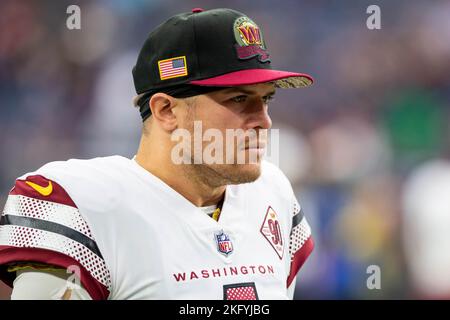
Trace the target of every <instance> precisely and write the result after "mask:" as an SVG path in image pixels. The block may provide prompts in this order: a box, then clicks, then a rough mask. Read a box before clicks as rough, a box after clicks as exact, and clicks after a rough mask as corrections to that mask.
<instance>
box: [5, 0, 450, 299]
mask: <svg viewBox="0 0 450 320" xmlns="http://www.w3.org/2000/svg"><path fill="white" fill-rule="evenodd" d="M376 2H377V3H376V4H378V5H379V6H380V8H381V29H380V30H369V29H368V28H367V27H366V19H367V17H368V16H369V15H368V14H367V13H366V8H367V7H368V6H369V5H371V4H374V3H372V1H366V0H361V1H356V0H355V1H345V2H344V1H326V0H318V1H295V0H283V1H279V2H277V6H276V8H274V4H273V1H269V0H260V1H241V0H240V1H237V0H229V1H226V2H223V1H219V0H208V1H206V0H201V1H192V0H189V1H176V0H170V1H163V0H133V1H126V0H107V1H106V0H104V1H102V0H98V1H87V0H86V1H77V4H78V5H79V6H80V8H81V30H68V29H67V28H66V19H67V17H68V14H67V13H66V8H67V6H69V5H70V4H74V3H72V1H66V0H64V1H50V0H39V1H38V0H36V1H32V0H20V1H16V0H2V1H1V2H0V130H1V138H0V206H3V204H4V203H5V201H6V197H7V194H8V190H9V189H10V188H11V186H12V184H13V183H14V179H15V178H16V177H18V176H20V175H21V174H24V173H26V172H28V171H32V170H34V169H37V168H38V167H40V166H41V165H43V164H44V163H46V162H49V161H53V160H65V159H68V158H90V157H95V156H107V155H112V154H120V155H123V156H128V157H132V156H133V155H134V152H135V150H136V148H137V145H138V138H139V136H140V130H141V129H140V126H141V121H140V117H139V114H138V112H137V110H134V109H133V107H132V104H131V99H132V97H133V96H134V94H135V92H134V87H133V82H132V76H131V69H132V66H133V65H134V63H135V60H136V57H137V53H138V50H139V49H140V46H141V45H142V43H143V41H144V39H145V37H146V36H147V34H148V32H149V31H150V30H152V29H153V28H154V27H155V26H157V25H158V24H159V23H161V22H163V21H164V20H165V19H166V18H168V17H169V16H171V15H174V14H177V13H180V12H185V11H190V10H191V9H192V8H194V7H203V8H204V9H211V8H217V7H224V6H225V7H230V8H234V9H236V10H239V11H242V12H245V13H246V14H248V15H249V16H250V17H251V18H252V19H253V20H254V21H255V22H256V23H257V24H258V25H259V26H260V27H261V28H262V31H263V33H264V37H265V40H266V43H267V46H268V49H269V52H270V54H271V57H272V63H273V65H274V66H275V67H277V68H279V69H282V70H283V69H284V70H291V71H299V72H306V73H309V74H311V75H313V77H314V79H315V84H314V85H313V86H312V87H310V88H307V89H299V90H283V91H279V92H278V93H277V97H276V99H275V101H274V102H273V103H272V105H271V107H270V108H271V109H270V110H271V116H272V120H273V127H274V128H278V129H280V142H281V143H280V145H281V149H280V156H279V165H280V167H281V168H282V169H283V170H284V171H285V173H286V174H287V175H288V177H289V178H290V180H291V182H292V184H293V186H294V189H295V191H296V193H297V196H298V198H299V201H300V204H301V205H302V207H303V211H304V212H305V214H306V216H307V218H308V220H309V223H310V225H311V227H312V230H313V235H314V239H315V243H316V247H315V251H314V253H313V254H312V256H311V257H310V259H309V260H308V261H307V263H306V264H305V266H304V267H303V269H302V270H301V271H300V274H299V277H298V279H297V281H298V286H297V291H296V294H295V297H296V298H298V299H354V298H358V299H410V298H447V299H449V298H450V139H449V138H450V131H449V128H448V127H449V126H448V122H449V120H450V113H449V111H450V1H444V0H436V1H432V2H431V1H425V0H418V1H406V0H397V1H387V0H385V1H376ZM371 265H376V266H379V268H380V271H381V289H379V290H378V289H373V290H369V289H368V288H367V278H368V277H369V276H370V274H368V273H367V270H368V269H367V268H368V267H369V266H371ZM8 294H9V289H8V288H6V286H3V285H0V298H3V299H6V298H8Z"/></svg>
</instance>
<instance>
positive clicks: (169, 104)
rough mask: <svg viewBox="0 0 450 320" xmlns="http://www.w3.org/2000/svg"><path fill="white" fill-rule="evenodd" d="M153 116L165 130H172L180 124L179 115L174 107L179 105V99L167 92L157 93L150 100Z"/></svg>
mask: <svg viewBox="0 0 450 320" xmlns="http://www.w3.org/2000/svg"><path fill="white" fill-rule="evenodd" d="M148 103H149V106H150V110H151V111H152V117H153V119H154V121H155V122H158V123H159V124H160V126H161V127H162V128H163V130H165V131H168V132H172V131H173V130H175V129H176V128H177V126H178V122H177V117H176V114H175V112H174V111H173V109H174V108H175V107H176V106H177V103H178V100H177V99H175V98H174V97H171V96H169V95H167V94H165V93H162V92H159V93H155V94H154V95H153V96H152V97H151V98H150V101H149V102H148Z"/></svg>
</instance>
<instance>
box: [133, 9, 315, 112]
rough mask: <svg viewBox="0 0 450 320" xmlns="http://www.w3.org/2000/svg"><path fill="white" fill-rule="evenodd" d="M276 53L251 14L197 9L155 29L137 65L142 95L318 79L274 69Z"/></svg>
mask: <svg viewBox="0 0 450 320" xmlns="http://www.w3.org/2000/svg"><path fill="white" fill-rule="evenodd" d="M271 58H272V57H271V56H270V54H269V52H268V50H267V47H266V43H265V40H264V37H263V33H262V31H261V29H260V28H259V27H258V25H257V24H256V23H255V22H253V21H252V20H251V19H250V18H249V17H247V16H246V15H245V14H243V13H241V12H238V11H236V10H232V9H226V8H220V9H212V10H207V11H204V10H203V9H201V8H195V9H193V10H192V12H186V13H181V14H178V15H175V16H173V17H171V18H169V19H168V20H167V21H165V22H164V23H162V24H160V25H159V26H158V27H157V28H156V29H155V30H153V31H152V32H151V33H150V35H149V36H148V38H147V39H146V41H145V43H144V45H143V47H142V49H141V51H140V53H139V56H138V59H137V62H136V65H135V66H134V68H133V80H134V85H135V89H136V92H137V94H138V95H142V94H144V93H146V92H149V91H153V92H154V91H155V90H159V89H164V88H168V87H177V86H180V85H183V84H187V85H195V86H203V87H208V86H209V87H232V86H241V85H250V84H257V83H265V82H273V83H274V84H275V86H276V87H279V88H299V87H306V86H309V85H311V84H312V82H313V79H312V77H311V76H310V75H307V74H304V73H296V72H290V71H281V70H274V69H272V65H271ZM135 104H137V103H136V102H135Z"/></svg>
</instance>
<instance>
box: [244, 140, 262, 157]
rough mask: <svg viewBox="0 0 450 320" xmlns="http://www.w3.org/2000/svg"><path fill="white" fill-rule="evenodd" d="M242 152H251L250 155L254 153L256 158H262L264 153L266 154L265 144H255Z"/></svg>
mask: <svg viewBox="0 0 450 320" xmlns="http://www.w3.org/2000/svg"><path fill="white" fill-rule="evenodd" d="M243 150H244V151H247V150H248V152H251V153H256V155H257V156H258V158H260V157H262V156H263V155H264V154H265V152H266V144H265V143H259V144H257V145H256V144H255V145H254V146H251V147H250V146H247V147H245V148H244V149H243Z"/></svg>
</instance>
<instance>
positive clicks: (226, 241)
mask: <svg viewBox="0 0 450 320" xmlns="http://www.w3.org/2000/svg"><path fill="white" fill-rule="evenodd" d="M215 238H216V242H217V250H219V252H220V253H223V254H224V255H225V256H228V255H229V254H231V253H232V252H233V243H232V242H231V239H230V237H229V236H228V235H227V234H226V233H225V232H223V230H222V231H220V233H216V234H215Z"/></svg>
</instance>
